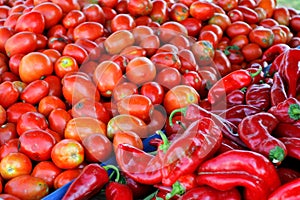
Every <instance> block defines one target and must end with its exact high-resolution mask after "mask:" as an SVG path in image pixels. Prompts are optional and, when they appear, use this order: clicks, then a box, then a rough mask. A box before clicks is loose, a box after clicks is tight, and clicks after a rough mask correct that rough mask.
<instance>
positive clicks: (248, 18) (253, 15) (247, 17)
mask: <svg viewBox="0 0 300 200" xmlns="http://www.w3.org/2000/svg"><path fill="white" fill-rule="evenodd" d="M237 9H238V10H239V11H241V12H242V13H243V16H244V22H246V23H248V24H256V23H258V22H259V18H258V14H257V12H256V11H255V10H253V9H251V8H248V7H247V6H241V5H239V6H238V7H237Z"/></svg>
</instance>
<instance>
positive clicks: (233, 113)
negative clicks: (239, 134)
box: [219, 105, 261, 126]
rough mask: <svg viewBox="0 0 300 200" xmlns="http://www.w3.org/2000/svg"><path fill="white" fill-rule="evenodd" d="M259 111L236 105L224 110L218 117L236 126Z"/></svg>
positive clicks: (248, 106) (250, 107)
mask: <svg viewBox="0 0 300 200" xmlns="http://www.w3.org/2000/svg"><path fill="white" fill-rule="evenodd" d="M260 111H261V110H260V109H259V108H257V107H254V106H251V105H236V106H233V107H231V108H228V109H226V110H225V111H223V112H222V113H221V114H219V115H220V116H221V117H224V118H225V119H226V120H228V121H230V122H231V123H233V124H234V125H236V126H238V125H239V124H240V123H241V121H242V120H243V119H244V118H245V117H247V116H250V115H254V114H256V113H259V112H260Z"/></svg>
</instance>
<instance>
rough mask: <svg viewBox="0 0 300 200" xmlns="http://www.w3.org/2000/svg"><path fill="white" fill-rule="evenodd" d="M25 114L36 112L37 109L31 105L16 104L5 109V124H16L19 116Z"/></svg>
mask: <svg viewBox="0 0 300 200" xmlns="http://www.w3.org/2000/svg"><path fill="white" fill-rule="evenodd" d="M27 112H37V109H36V108H35V107H34V106H33V105H32V104H29V103H24V102H17V103H15V104H13V105H11V106H10V107H8V108H7V110H6V114H7V122H11V123H17V121H18V119H19V118H20V116H21V115H23V114H25V113H27Z"/></svg>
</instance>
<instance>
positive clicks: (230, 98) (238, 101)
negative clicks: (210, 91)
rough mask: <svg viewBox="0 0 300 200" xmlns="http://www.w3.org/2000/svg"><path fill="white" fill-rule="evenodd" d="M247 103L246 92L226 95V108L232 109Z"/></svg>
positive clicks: (234, 91)
mask: <svg viewBox="0 0 300 200" xmlns="http://www.w3.org/2000/svg"><path fill="white" fill-rule="evenodd" d="M244 103H245V91H244V90H233V91H232V92H230V93H229V94H228V95H226V106H227V108H230V107H232V106H235V105H242V104H244Z"/></svg>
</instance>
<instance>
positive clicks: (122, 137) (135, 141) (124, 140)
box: [113, 131, 143, 150]
mask: <svg viewBox="0 0 300 200" xmlns="http://www.w3.org/2000/svg"><path fill="white" fill-rule="evenodd" d="M119 144H130V145H132V146H134V147H136V148H138V149H141V150H142V149H143V142H142V140H141V138H140V137H139V136H138V135H137V134H136V133H135V132H133V131H120V132H117V133H116V134H115V135H114V138H113V146H114V149H115V150H116V148H117V147H118V145H119Z"/></svg>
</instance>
